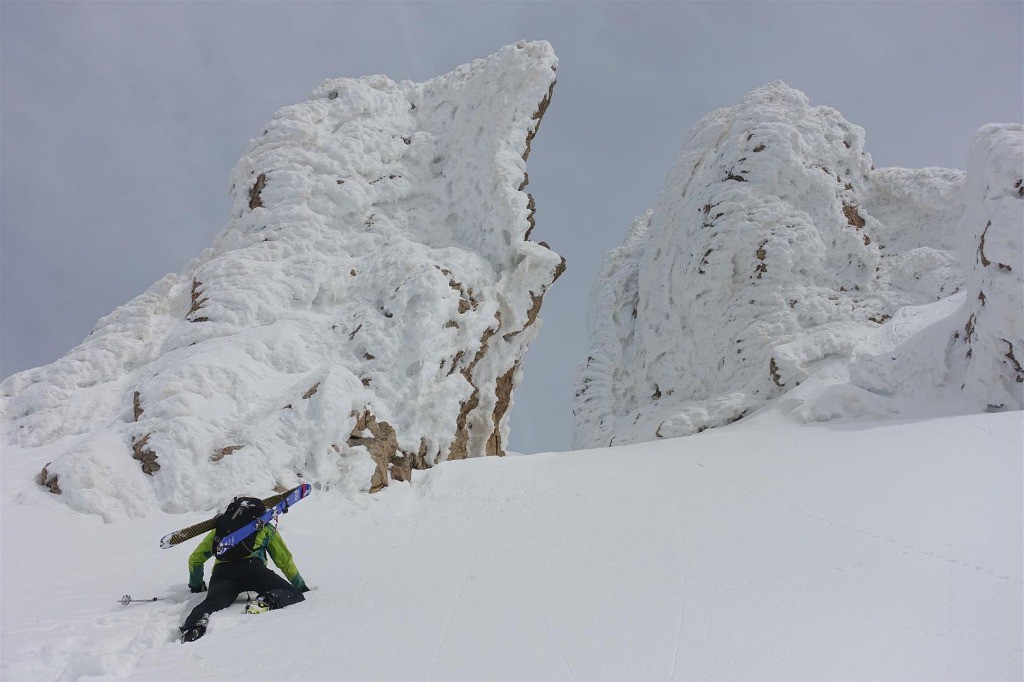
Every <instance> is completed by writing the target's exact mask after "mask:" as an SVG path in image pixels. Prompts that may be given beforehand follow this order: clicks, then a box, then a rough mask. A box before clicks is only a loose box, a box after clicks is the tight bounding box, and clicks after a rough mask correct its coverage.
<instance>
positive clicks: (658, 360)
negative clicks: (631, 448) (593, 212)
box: [574, 82, 1024, 447]
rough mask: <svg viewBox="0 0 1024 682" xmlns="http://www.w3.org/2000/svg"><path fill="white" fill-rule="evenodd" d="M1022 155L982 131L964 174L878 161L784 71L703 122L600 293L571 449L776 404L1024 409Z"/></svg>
mask: <svg viewBox="0 0 1024 682" xmlns="http://www.w3.org/2000/svg"><path fill="white" fill-rule="evenodd" d="M1020 159H1021V130H1020V127H1019V126H990V127H987V128H984V129H982V131H981V132H980V133H979V136H978V139H977V141H976V143H975V147H974V151H973V152H972V155H971V160H970V163H969V167H968V172H967V174H966V178H967V179H966V183H965V175H964V173H962V172H960V171H956V170H948V169H940V168H925V169H920V170H909V169H902V168H889V169H875V168H874V167H873V166H872V164H871V157H870V156H869V155H868V154H867V152H866V151H865V149H864V131H863V130H862V129H861V128H859V127H858V126H855V125H853V124H851V123H849V122H847V121H846V120H844V119H843V118H842V116H841V115H840V114H839V113H838V112H836V111H835V110H833V109H830V108H827V107H820V106H819V107H812V106H810V105H809V103H808V100H807V98H806V96H804V94H803V93H801V92H799V91H796V90H793V89H791V88H789V87H788V86H786V85H785V84H783V83H781V82H776V83H772V84H770V85H768V86H765V87H763V88H760V89H757V90H754V91H753V92H751V93H750V94H748V95H747V96H746V98H744V100H743V101H742V102H741V103H740V104H739V105H738V106H736V107H733V108H729V109H721V110H718V111H715V112H713V113H711V114H709V115H708V116H706V117H705V118H703V119H702V120H701V121H700V122H699V123H698V124H697V125H696V126H695V127H694V128H693V130H691V131H690V133H689V136H688V138H687V140H686V142H685V143H684V145H683V151H682V153H681V154H680V157H679V159H678V161H677V162H676V164H675V166H674V167H673V169H672V170H671V172H670V173H669V176H668V179H667V181H666V183H665V189H664V191H663V193H662V195H661V198H660V199H659V201H658V204H657V206H656V207H655V208H654V210H652V211H649V212H648V213H646V214H645V215H644V216H642V217H640V218H638V219H637V220H635V221H634V223H633V225H632V227H631V228H630V231H629V234H628V236H627V237H626V240H625V242H624V243H623V245H622V246H620V247H619V248H617V249H615V250H613V251H612V252H611V253H610V254H609V255H608V256H607V258H606V260H605V264H604V268H603V270H602V273H601V275H600V276H599V278H598V280H597V282H596V283H595V284H594V287H593V299H592V304H591V313H590V337H591V346H590V349H589V353H588V357H587V358H586V360H585V361H584V363H583V364H582V365H581V367H580V369H579V371H578V377H577V387H576V398H575V405H574V414H575V417H576V423H575V436H574V445H575V446H576V447H595V446H602V445H605V446H606V445H609V444H612V443H627V442H636V441H643V440H649V439H652V438H658V437H673V436H682V435H689V434H692V433H696V432H699V431H701V430H703V429H706V428H709V427H714V426H719V425H723V424H727V423H730V422H733V421H736V420H738V419H741V418H742V417H744V416H746V415H747V414H749V413H751V412H752V411H753V410H756V409H758V408H760V407H762V406H764V405H766V404H768V403H769V402H773V401H775V399H779V398H782V396H785V398H784V399H782V400H778V401H775V402H776V403H777V405H778V406H779V407H780V408H781V409H782V410H783V411H786V412H789V413H791V414H793V415H794V416H795V417H797V418H798V419H800V420H804V421H818V420H823V419H832V418H837V417H862V416H866V415H870V416H873V417H884V416H887V415H891V414H907V413H909V412H915V411H916V412H919V413H924V414H928V413H937V412H950V411H952V412H972V411H973V412H976V411H981V410H984V409H986V408H988V407H989V406H999V407H1002V408H1010V409H1020V408H1021V403H1022V400H1021V386H1022V384H1021V381H1022V378H1024V377H1022V374H1021V369H1020V365H1019V363H1017V362H1016V359H1017V356H1019V355H1021V353H1020V352H1019V349H1020V348H1021V345H1022V343H1024V342H1022V341H1021V340H1020V335H1021V331H1020V330H1021V312H1020V311H1021V307H1022V293H1021V292H1022V280H1021V276H1020V272H1021V264H1020V259H1021V234H1022V231H1024V224H1022V223H1024V220H1022V207H1024V203H1022V201H1021V192H1020V191H1019V190H1020V182H1021V179H1020ZM986 226H988V227H987V232H985V229H986ZM982 251H984V254H986V255H985V257H984V258H985V260H989V261H991V265H989V264H986V263H985V262H984V261H983V256H982V255H981V254H982ZM997 261H998V262H997ZM980 292H984V293H983V295H982V294H981V293H980ZM965 325H966V326H965ZM954 327H959V328H960V330H961V331H960V334H959V336H956V334H955V330H954ZM956 344H960V347H959V348H957V347H954V346H955V345H956ZM964 344H966V345H967V346H968V347H963V346H964ZM1011 351H1012V352H1011ZM1014 353H1016V355H1014ZM958 354H959V358H960V359H957V355H958ZM1011 355H1012V356H1013V357H1011ZM965 356H966V358H965ZM908 399H909V400H908Z"/></svg>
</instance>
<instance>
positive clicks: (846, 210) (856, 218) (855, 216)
mask: <svg viewBox="0 0 1024 682" xmlns="http://www.w3.org/2000/svg"><path fill="white" fill-rule="evenodd" d="M843 215H845V216H846V222H848V223H849V224H850V225H852V226H853V227H854V229H857V230H859V229H860V228H862V227H864V225H865V224H866V223H865V222H864V218H862V217H861V215H860V212H859V211H858V210H857V207H856V206H853V205H851V204H843Z"/></svg>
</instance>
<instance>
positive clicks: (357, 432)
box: [348, 409, 398, 493]
mask: <svg viewBox="0 0 1024 682" xmlns="http://www.w3.org/2000/svg"><path fill="white" fill-rule="evenodd" d="M352 416H354V417H355V418H356V425H355V427H353V429H352V435H351V436H349V439H348V445H349V447H358V446H363V447H365V448H366V449H367V450H368V451H369V452H370V457H372V458H373V462H374V464H376V465H377V468H376V470H375V471H374V473H373V476H372V477H371V479H370V492H371V493H375V492H377V491H378V490H382V489H383V488H385V487H387V485H388V465H389V464H390V463H391V461H392V459H394V458H395V456H396V454H397V452H398V438H397V436H396V435H395V430H394V429H393V428H392V427H391V424H388V423H387V422H379V421H377V417H376V416H374V414H373V413H372V412H370V410H369V409H365V410H363V413H362V414H356V413H353V415H352ZM366 431H369V432H370V435H369V436H367V435H366Z"/></svg>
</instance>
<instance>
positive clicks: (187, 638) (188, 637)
mask: <svg viewBox="0 0 1024 682" xmlns="http://www.w3.org/2000/svg"><path fill="white" fill-rule="evenodd" d="M205 634H206V626H205V625H193V626H192V627H190V628H181V643H182V644H184V643H186V642H194V641H196V640H197V639H199V638H200V637H202V636H203V635H205Z"/></svg>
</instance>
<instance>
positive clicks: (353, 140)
mask: <svg viewBox="0 0 1024 682" xmlns="http://www.w3.org/2000/svg"><path fill="white" fill-rule="evenodd" d="M556 65H557V59H556V57H555V55H554V52H553V51H552V49H551V46H550V45H549V44H548V43H546V42H531V43H526V42H522V43H517V44H515V45H510V46H508V47H505V48H503V49H502V50H500V51H499V52H497V53H496V54H494V55H492V56H491V57H488V58H487V59H482V60H477V61H475V62H473V63H471V64H467V65H464V66H460V67H459V68H457V69H456V70H455V71H453V72H452V73H449V74H447V75H445V76H441V77H439V78H436V79H434V80H430V81H428V82H425V83H413V82H409V81H403V82H399V83H396V82H394V81H392V80H390V79H389V78H387V77H385V76H368V77H365V78H361V79H348V78H342V79H337V80H331V81H327V82H325V83H324V84H323V85H321V86H320V87H319V88H317V89H316V90H314V91H313V93H312V95H311V96H310V98H309V100H308V101H306V102H303V103H301V104H297V105H294V106H288V107H285V108H283V109H281V110H280V111H278V112H277V113H276V114H275V115H274V118H273V120H272V121H271V122H270V123H269V124H268V125H267V126H266V128H265V129H264V130H263V131H262V135H260V136H259V137H258V138H257V139H255V140H254V141H253V142H252V143H251V145H250V149H249V151H248V153H247V154H245V156H243V157H242V159H241V160H240V161H239V162H238V165H237V166H236V168H235V169H234V171H233V173H232V175H231V179H230V195H231V199H232V215H231V218H230V220H229V222H228V225H227V227H226V228H225V229H224V230H223V232H221V234H220V235H219V236H218V237H217V238H216V240H215V241H214V244H213V246H212V247H211V248H209V249H207V250H206V251H204V252H203V253H202V254H201V255H200V256H199V257H198V258H197V259H195V260H194V261H192V262H191V263H189V264H188V265H187V266H186V267H185V268H184V270H183V271H182V272H181V273H179V274H172V275H167V276H166V277H164V278H163V279H161V280H160V281H158V282H157V283H156V284H154V285H153V286H152V287H150V288H149V290H148V291H146V292H145V293H143V294H142V295H141V296H138V297H137V298H135V299H133V300H132V301H130V302H129V303H127V304H125V305H124V306H122V307H120V308H118V309H117V310H115V311H114V312H113V313H111V314H110V315H108V316H106V317H104V318H103V319H101V320H100V321H99V322H98V323H97V325H96V327H95V329H94V330H93V332H92V333H91V334H90V336H89V337H88V338H87V339H86V340H85V341H84V342H83V343H82V344H81V345H80V346H78V347H77V348H75V349H73V350H72V351H71V352H69V353H68V354H67V355H66V356H65V357H63V358H61V359H60V360H58V361H57V362H54V363H53V364H51V365H48V366H45V367H40V368H37V369H33V370H30V371H27V372H23V373H20V374H17V375H14V376H12V377H10V378H9V379H7V380H6V381H4V382H3V384H2V385H0V389H2V401H3V402H2V411H3V421H4V429H5V432H6V433H5V436H4V438H5V440H6V442H7V444H8V446H9V447H10V448H17V449H32V448H40V449H46V450H43V451H42V452H44V453H45V454H46V457H45V459H44V460H43V461H47V460H48V461H49V463H48V464H47V465H46V467H45V469H44V470H43V471H42V472H41V474H40V476H39V481H40V482H41V483H43V484H44V485H46V486H48V487H49V488H50V490H52V491H53V492H61V493H62V494H63V497H64V499H66V500H67V502H68V503H69V504H70V505H71V506H72V507H73V508H75V509H78V510H82V511H89V512H95V513H99V514H102V515H103V516H104V517H106V518H108V519H109V518H115V517H118V516H125V515H129V516H136V515H142V514H144V513H145V512H146V511H147V510H149V509H153V508H156V507H159V508H161V509H163V510H165V511H171V512H175V511H185V510H202V509H210V508H214V507H216V506H218V505H221V504H223V503H224V502H225V501H226V499H229V498H230V496H231V495H232V494H237V492H238V491H240V490H241V491H244V490H248V491H251V493H252V494H262V493H264V492H267V491H270V490H271V489H277V490H281V489H285V488H288V487H291V486H293V485H295V484H296V483H297V482H298V481H300V480H303V481H314V482H317V483H319V484H322V485H324V486H333V487H335V488H341V489H349V490H359V489H362V490H367V489H368V490H376V489H379V488H381V487H383V486H385V485H387V484H388V480H389V478H395V479H407V478H408V477H409V475H410V470H411V469H419V468H427V467H430V466H432V465H434V464H435V463H437V462H439V461H442V460H448V459H460V458H464V457H467V456H476V455H484V454H487V455H501V454H503V452H504V446H505V443H506V442H507V437H508V430H509V426H508V412H509V407H510V405H511V402H512V393H513V391H514V389H515V387H516V386H517V385H518V384H519V381H520V375H521V365H522V361H523V356H524V354H525V353H526V350H527V347H528V345H529V343H530V341H531V340H532V339H533V338H534V336H535V335H536V333H537V332H538V329H539V321H538V318H537V314H538V312H539V310H540V307H541V302H542V300H543V297H544V294H545V292H546V291H547V289H548V287H549V286H550V285H551V284H552V282H553V281H554V280H555V279H556V278H557V277H558V276H559V275H560V274H561V272H562V271H563V269H564V267H565V262H564V259H562V258H561V257H560V256H559V255H557V254H556V253H554V252H553V251H551V250H550V249H549V248H548V247H547V245H546V244H544V243H543V242H540V243H537V242H534V241H531V240H530V232H531V230H532V229H533V226H534V217H533V214H534V202H533V198H532V197H531V196H530V195H529V194H527V193H526V192H525V188H526V186H527V182H528V176H527V173H526V160H527V157H528V156H529V153H530V144H531V141H532V140H533V137H534V135H535V134H536V133H537V129H538V127H539V125H540V120H541V117H542V116H543V114H544V111H545V109H546V108H547V105H548V102H549V100H550V97H551V93H552V90H553V88H554V84H555V67H556ZM9 454H10V455H11V456H14V450H13V449H12V450H9Z"/></svg>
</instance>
